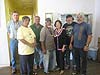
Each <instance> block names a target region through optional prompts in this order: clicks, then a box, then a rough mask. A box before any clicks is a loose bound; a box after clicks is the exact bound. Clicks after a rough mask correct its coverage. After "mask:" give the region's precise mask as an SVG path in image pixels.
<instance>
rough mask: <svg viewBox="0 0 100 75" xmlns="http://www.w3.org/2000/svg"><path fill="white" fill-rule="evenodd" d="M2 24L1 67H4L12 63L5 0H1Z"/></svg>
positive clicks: (0, 37)
mask: <svg viewBox="0 0 100 75" xmlns="http://www.w3.org/2000/svg"><path fill="white" fill-rule="evenodd" d="M0 25H1V26H0V67H4V66H9V65H10V60H9V50H8V41H7V30H6V18H5V7H4V0H0Z"/></svg>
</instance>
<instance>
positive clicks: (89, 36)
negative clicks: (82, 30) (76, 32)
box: [84, 35, 92, 51]
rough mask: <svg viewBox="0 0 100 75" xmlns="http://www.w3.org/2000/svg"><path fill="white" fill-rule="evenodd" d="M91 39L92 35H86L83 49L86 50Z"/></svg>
mask: <svg viewBox="0 0 100 75" xmlns="http://www.w3.org/2000/svg"><path fill="white" fill-rule="evenodd" d="M91 40H92V35H88V37H87V42H86V44H85V46H84V51H88V48H89V44H90V42H91Z"/></svg>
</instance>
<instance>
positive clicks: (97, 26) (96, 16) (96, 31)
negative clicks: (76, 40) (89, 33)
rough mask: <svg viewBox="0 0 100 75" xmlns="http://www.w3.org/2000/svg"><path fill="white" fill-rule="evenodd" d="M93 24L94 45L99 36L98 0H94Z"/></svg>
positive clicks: (99, 5) (99, 4) (99, 12)
mask: <svg viewBox="0 0 100 75" xmlns="http://www.w3.org/2000/svg"><path fill="white" fill-rule="evenodd" d="M94 16H95V17H94V18H95V26H94V31H95V35H94V45H95V46H97V43H98V37H100V0H95V15H94Z"/></svg>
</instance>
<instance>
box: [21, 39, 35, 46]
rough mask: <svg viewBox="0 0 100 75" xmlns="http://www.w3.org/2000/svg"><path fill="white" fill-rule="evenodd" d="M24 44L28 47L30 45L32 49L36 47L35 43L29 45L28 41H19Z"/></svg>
mask: <svg viewBox="0 0 100 75" xmlns="http://www.w3.org/2000/svg"><path fill="white" fill-rule="evenodd" d="M19 40H20V41H21V42H22V43H24V44H26V45H28V46H30V47H35V43H29V42H27V41H26V40H24V39H19Z"/></svg>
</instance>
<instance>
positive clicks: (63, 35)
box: [62, 29, 66, 52]
mask: <svg viewBox="0 0 100 75" xmlns="http://www.w3.org/2000/svg"><path fill="white" fill-rule="evenodd" d="M62 33H63V34H62V37H63V38H62V40H63V41H62V42H63V47H62V52H64V51H65V47H66V35H65V34H66V30H65V29H63V32H62Z"/></svg>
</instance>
